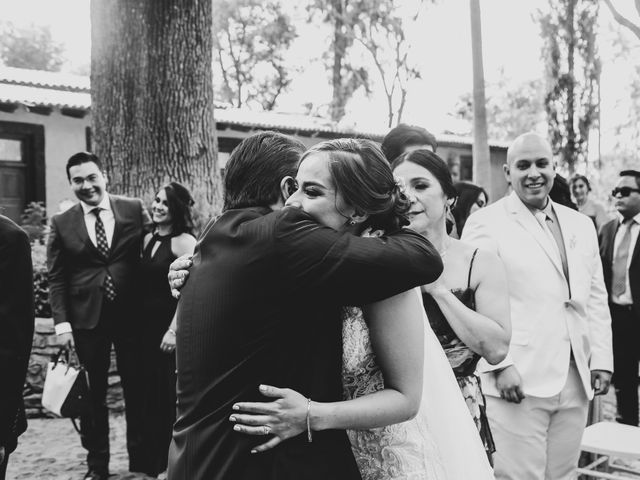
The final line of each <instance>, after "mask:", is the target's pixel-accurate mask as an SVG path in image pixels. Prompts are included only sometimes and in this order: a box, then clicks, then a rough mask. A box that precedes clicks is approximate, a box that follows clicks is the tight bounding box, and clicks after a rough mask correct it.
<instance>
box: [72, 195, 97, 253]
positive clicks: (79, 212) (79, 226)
mask: <svg viewBox="0 0 640 480" xmlns="http://www.w3.org/2000/svg"><path fill="white" fill-rule="evenodd" d="M71 208H73V209H74V210H73V221H72V222H71V224H72V225H73V226H74V227H75V228H74V232H75V233H76V235H78V237H79V238H80V240H81V241H82V243H84V244H85V245H86V246H87V248H88V249H89V250H91V251H92V252H94V253H95V254H96V255H100V252H99V251H98V249H97V248H96V246H95V245H94V244H93V242H92V241H91V238H90V237H89V231H88V230H87V223H86V222H85V221H84V210H83V209H82V205H80V204H79V203H78V204H76V205H74V206H73V207H71Z"/></svg>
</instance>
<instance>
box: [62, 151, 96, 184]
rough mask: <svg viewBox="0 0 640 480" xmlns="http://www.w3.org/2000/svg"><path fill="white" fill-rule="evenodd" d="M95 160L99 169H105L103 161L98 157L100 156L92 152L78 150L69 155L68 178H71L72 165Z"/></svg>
mask: <svg viewBox="0 0 640 480" xmlns="http://www.w3.org/2000/svg"><path fill="white" fill-rule="evenodd" d="M89 162H93V163H95V164H96V166H97V167H98V170H100V171H101V172H102V171H103V168H102V162H101V161H100V159H99V158H98V156H97V155H96V154H94V153H91V152H78V153H75V154H73V155H71V156H70V157H69V160H67V180H71V175H69V169H70V168H71V167H76V166H78V165H80V164H83V163H89Z"/></svg>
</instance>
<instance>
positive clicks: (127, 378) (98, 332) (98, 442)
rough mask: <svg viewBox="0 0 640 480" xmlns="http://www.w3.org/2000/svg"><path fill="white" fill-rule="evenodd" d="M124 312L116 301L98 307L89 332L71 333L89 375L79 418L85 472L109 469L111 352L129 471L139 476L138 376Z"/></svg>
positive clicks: (134, 337) (135, 341)
mask: <svg viewBox="0 0 640 480" xmlns="http://www.w3.org/2000/svg"><path fill="white" fill-rule="evenodd" d="M124 313H125V309H124V308H123V307H122V306H121V305H119V304H118V299H117V298H116V300H115V301H113V302H111V301H108V300H106V299H105V300H104V301H103V305H102V311H101V313H100V321H99V322H98V325H96V327H95V328H93V329H90V330H80V329H78V330H74V332H73V336H74V340H75V343H76V350H77V352H78V357H79V358H80V361H81V362H82V364H83V365H84V366H85V368H86V369H87V373H88V375H89V389H90V391H89V395H90V409H89V411H88V412H87V413H86V414H85V415H83V416H81V417H80V429H81V431H82V434H81V439H82V446H83V447H84V448H85V449H86V450H87V452H88V453H87V464H88V466H89V468H90V469H93V470H96V471H98V472H108V469H109V411H108V408H107V404H106V397H107V389H108V376H109V366H110V364H111V346H112V345H113V346H114V348H115V352H116V361H117V367H118V374H119V375H120V380H121V384H122V391H123V394H124V401H125V418H126V422H127V451H128V453H129V470H130V471H134V472H141V471H145V469H146V464H145V457H144V451H143V445H142V428H143V425H142V418H143V416H142V411H143V410H142V409H143V408H144V407H143V402H144V397H143V393H144V392H143V387H142V385H143V382H142V379H143V375H142V368H141V365H142V358H141V357H142V355H141V347H140V336H139V332H138V330H137V329H135V328H133V325H132V323H133V322H123V321H122V320H123V318H129V316H128V315H124Z"/></svg>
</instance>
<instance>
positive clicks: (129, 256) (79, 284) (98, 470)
mask: <svg viewBox="0 0 640 480" xmlns="http://www.w3.org/2000/svg"><path fill="white" fill-rule="evenodd" d="M67 177H68V179H69V182H70V184H71V188H72V190H73V192H74V194H75V195H76V197H78V199H79V200H80V203H79V204H77V205H75V206H73V207H71V208H70V209H69V210H67V211H66V212H64V213H61V214H59V215H56V216H54V217H53V218H52V219H51V234H50V236H49V244H48V249H47V265H48V268H49V291H50V300H51V308H52V311H53V320H54V323H55V328H56V333H57V334H58V337H59V342H60V343H61V344H62V345H66V346H69V347H74V346H75V348H76V349H77V352H78V357H79V359H80V361H81V362H82V363H83V364H84V366H85V367H86V369H87V372H88V374H89V384H90V397H91V398H90V400H91V401H90V404H91V408H90V411H89V412H88V413H87V414H86V415H84V416H82V417H81V418H80V424H81V430H82V435H81V437H82V445H83V447H84V448H86V449H87V451H88V454H87V464H88V466H89V471H88V472H87V475H86V477H85V478H90V479H96V480H102V479H106V478H107V477H108V474H109V473H108V472H109V417H108V410H107V406H106V403H105V399H106V393H107V386H108V385H107V377H108V370H109V364H110V356H111V345H112V344H113V345H114V347H115V350H116V356H117V361H118V373H119V374H120V378H121V380H122V388H123V392H124V398H125V406H126V419H127V449H128V452H129V469H130V470H131V471H145V469H146V465H145V462H144V456H143V449H142V445H141V444H140V438H141V425H140V420H141V415H140V414H139V412H140V408H141V403H142V392H141V391H140V385H141V382H140V375H141V372H139V365H140V358H139V351H140V348H139V343H138V342H137V339H138V338H139V333H140V332H139V330H138V328H139V327H138V325H137V323H136V320H137V319H136V318H135V315H134V314H133V312H134V307H135V286H136V273H137V267H138V263H139V258H140V242H141V239H142V234H143V229H144V227H145V225H147V224H148V223H150V220H149V216H148V214H147V212H146V210H145V208H144V207H143V204H142V201H140V200H139V199H133V198H126V197H120V196H115V195H109V194H108V193H107V191H106V185H107V179H106V176H105V174H104V173H103V171H102V166H101V164H100V160H99V159H98V157H96V156H95V155H94V154H92V153H87V152H80V153H76V154H75V155H73V156H71V158H69V161H68V162H67Z"/></svg>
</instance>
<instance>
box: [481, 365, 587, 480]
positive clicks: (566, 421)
mask: <svg viewBox="0 0 640 480" xmlns="http://www.w3.org/2000/svg"><path fill="white" fill-rule="evenodd" d="M525 387H526V385H525ZM588 407H589V400H588V399H587V395H586V393H585V391H584V387H583V386H582V382H581V381H580V375H579V374H578V369H577V367H576V365H575V363H574V362H573V360H572V361H571V362H570V366H569V375H568V377H567V382H566V384H565V386H564V387H563V389H562V390H561V391H560V393H558V394H557V395H554V396H552V397H549V398H540V397H532V396H527V397H525V398H524V399H523V400H522V402H520V403H519V404H517V403H510V402H507V401H506V400H503V399H501V398H498V397H493V396H487V415H488V417H489V424H490V425H491V432H492V433H493V437H494V440H495V443H496V453H495V455H494V468H495V474H496V480H542V479H545V480H569V479H572V478H574V477H573V471H574V469H575V467H576V465H577V462H578V457H579V455H580V441H581V438H582V432H583V430H584V427H585V425H586V422H587V412H588Z"/></svg>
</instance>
